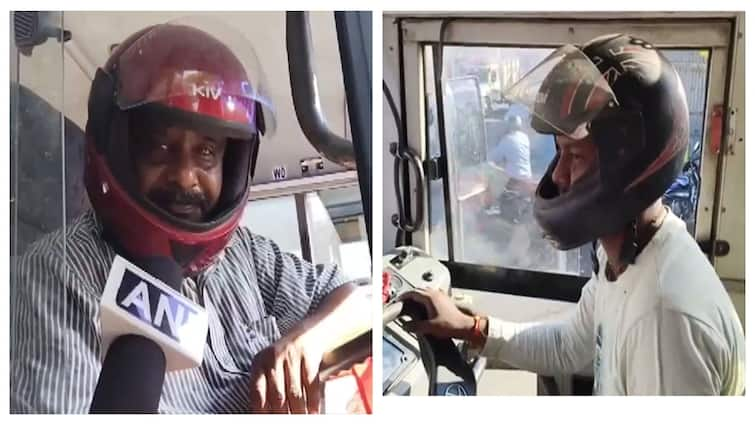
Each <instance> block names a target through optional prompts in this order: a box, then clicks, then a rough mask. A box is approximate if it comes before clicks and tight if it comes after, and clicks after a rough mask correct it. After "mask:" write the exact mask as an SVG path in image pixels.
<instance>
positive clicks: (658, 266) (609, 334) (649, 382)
mask: <svg viewBox="0 0 755 425" xmlns="http://www.w3.org/2000/svg"><path fill="white" fill-rule="evenodd" d="M598 259H599V262H600V273H599V274H598V276H595V275H593V277H592V279H590V281H589V282H587V284H586V285H585V286H584V288H583V289H582V296H581V298H580V300H579V303H578V304H577V309H576V310H575V311H574V313H573V314H572V315H571V316H570V317H569V318H568V319H566V320H564V321H560V322H553V323H547V322H545V323H512V322H506V321H503V320H500V319H496V318H490V321H489V329H488V340H487V342H486V344H485V347H484V348H483V350H482V352H481V355H483V356H485V357H495V358H499V359H502V360H504V361H506V362H507V363H509V364H511V365H513V366H516V367H518V368H521V369H524V370H531V371H533V372H536V373H538V374H543V375H558V374H571V373H578V372H580V371H583V370H585V369H586V368H588V367H589V364H590V362H592V364H593V373H594V377H595V385H594V388H593V392H594V393H595V394H606V395H632V394H711V395H714V394H721V395H732V394H742V393H743V392H744V388H745V339H744V332H743V330H742V325H741V323H740V322H739V318H738V317H737V313H736V311H735V310H734V306H733V305H732V302H731V299H730V298H729V296H728V294H727V293H726V291H725V290H724V287H723V285H722V283H721V281H720V279H719V278H718V275H716V272H715V271H714V269H713V267H712V266H711V265H710V263H709V262H708V259H707V258H706V257H705V256H704V254H703V253H702V252H701V251H700V249H699V248H698V246H697V243H696V242H695V241H694V239H693V238H692V237H691V236H690V235H689V233H687V229H686V227H685V224H684V222H682V221H681V220H680V219H679V218H677V217H676V216H674V215H673V214H672V213H671V212H670V211H669V213H668V215H667V216H666V219H665V220H664V222H663V224H662V225H661V227H660V229H658V231H657V232H656V234H655V235H654V236H653V238H652V240H651V241H650V242H649V243H648V245H647V246H646V247H645V248H644V249H643V250H642V252H641V253H640V255H639V256H638V257H637V260H636V262H635V264H634V265H631V266H629V267H628V268H627V269H626V270H625V271H624V273H622V274H621V275H620V276H619V278H618V279H617V280H616V281H614V282H611V281H608V280H607V279H606V277H605V264H606V255H605V252H604V251H603V250H602V249H599V250H598Z"/></svg>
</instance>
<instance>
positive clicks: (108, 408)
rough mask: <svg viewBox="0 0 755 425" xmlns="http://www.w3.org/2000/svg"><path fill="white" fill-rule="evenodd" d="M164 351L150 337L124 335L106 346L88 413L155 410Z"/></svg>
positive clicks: (160, 389) (160, 391)
mask: <svg viewBox="0 0 755 425" xmlns="http://www.w3.org/2000/svg"><path fill="white" fill-rule="evenodd" d="M164 381H165V354H164V353H163V351H162V349H161V348H160V347H159V346H158V345H157V344H156V343H155V342H153V341H151V340H149V339H147V338H145V337H143V336H139V335H123V336H120V337H118V338H116V340H115V341H113V343H112V344H111V345H110V347H109V348H108V352H107V355H106V356H105V361H104V362H103V363H102V371H101V372H100V376H99V379H98V381H97V387H96V388H95V390H94V396H93V398H92V404H91V405H90V408H89V413H157V411H158V408H159V406H160V395H161V393H162V389H163V382H164Z"/></svg>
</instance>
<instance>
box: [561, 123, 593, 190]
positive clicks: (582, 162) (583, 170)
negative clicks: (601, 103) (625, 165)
mask: <svg viewBox="0 0 755 425" xmlns="http://www.w3.org/2000/svg"><path fill="white" fill-rule="evenodd" d="M556 145H558V149H559V152H560V156H559V159H558V162H557V163H556V167H555V168H554V169H553V173H552V174H551V179H553V182H554V183H555V184H556V186H557V187H558V190H559V192H560V193H566V192H568V191H569V189H570V188H571V186H572V185H573V184H574V183H575V182H577V181H578V180H579V179H581V178H583V177H584V176H585V175H587V174H588V173H589V172H590V171H591V170H592V169H593V168H594V166H595V165H594V164H595V161H597V158H598V150H597V148H596V147H595V144H594V143H593V142H592V138H591V137H590V136H587V137H586V138H584V139H581V140H574V139H570V138H568V137H566V136H563V135H557V136H556Z"/></svg>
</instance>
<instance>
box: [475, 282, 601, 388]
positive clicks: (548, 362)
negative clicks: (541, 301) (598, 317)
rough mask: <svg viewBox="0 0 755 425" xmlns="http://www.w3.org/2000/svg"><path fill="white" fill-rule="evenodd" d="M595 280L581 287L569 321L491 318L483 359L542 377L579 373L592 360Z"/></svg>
mask: <svg viewBox="0 0 755 425" xmlns="http://www.w3.org/2000/svg"><path fill="white" fill-rule="evenodd" d="M594 291H595V284H594V281H593V280H590V281H589V282H587V284H586V285H585V286H584V287H583V288H582V296H581V297H580V299H579V302H578V303H577V309H576V310H575V311H574V312H573V313H572V314H571V316H569V317H568V318H567V319H566V320H563V321H558V322H550V323H548V322H546V323H537V322H529V323H514V322H508V321H504V320H500V319H497V318H489V319H488V326H487V327H488V333H487V334H488V336H487V340H486V342H485V346H484V348H483V350H482V352H481V355H482V356H485V357H493V358H497V359H500V360H503V361H505V362H507V363H509V364H511V365H512V366H516V367H518V368H520V369H524V370H530V371H533V372H536V373H538V374H542V375H558V374H564V373H577V372H579V371H581V370H583V369H584V368H585V367H586V366H587V365H588V364H589V363H590V362H591V361H592V359H593V355H594V349H595V344H594V341H593V334H594V330H593V313H594Z"/></svg>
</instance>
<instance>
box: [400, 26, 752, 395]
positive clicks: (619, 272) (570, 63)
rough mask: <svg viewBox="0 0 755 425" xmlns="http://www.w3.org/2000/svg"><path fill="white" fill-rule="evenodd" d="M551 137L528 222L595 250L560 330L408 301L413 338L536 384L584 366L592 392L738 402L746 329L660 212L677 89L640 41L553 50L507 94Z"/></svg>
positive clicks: (426, 294) (685, 238) (691, 244)
mask: <svg viewBox="0 0 755 425" xmlns="http://www.w3.org/2000/svg"><path fill="white" fill-rule="evenodd" d="M507 98H508V99H509V100H510V101H512V102H517V103H520V104H523V105H525V106H527V107H528V109H530V111H531V112H532V122H531V125H532V127H533V128H534V129H535V130H536V131H538V132H539V133H542V134H552V135H554V137H555V141H556V147H557V154H556V157H555V158H554V159H553V161H552V162H551V165H550V166H549V168H548V171H547V172H546V174H545V176H543V178H542V180H541V181H540V184H539V186H538V188H537V190H536V192H535V205H534V213H535V218H536V219H537V221H538V223H539V224H540V226H541V228H542V229H543V231H544V232H545V236H546V237H547V238H548V239H549V240H551V241H552V242H553V243H554V245H555V246H556V247H557V248H559V249H572V248H575V247H578V246H581V245H583V244H585V243H589V242H592V241H597V242H598V243H599V246H600V247H599V249H598V250H597V258H596V261H595V267H594V274H593V276H592V279H590V281H588V282H587V284H586V285H585V286H584V287H583V289H582V296H581V297H580V300H579V302H578V303H577V307H576V310H575V311H574V312H573V313H572V314H571V316H570V317H569V318H568V319H566V320H564V321H557V322H550V323H547V322H546V323H512V322H507V321H504V320H500V319H497V318H493V317H479V316H474V315H473V314H469V312H462V311H460V310H459V309H458V308H457V307H456V306H455V305H454V303H453V302H452V301H451V299H450V298H449V297H448V296H446V295H444V294H442V293H440V292H438V291H419V292H412V293H408V294H406V299H407V300H413V301H415V302H419V303H421V304H422V305H424V306H425V307H426V309H427V310H428V315H429V317H430V318H429V320H426V321H415V322H411V323H410V324H409V325H408V328H409V329H412V330H414V331H415V332H419V333H428V334H432V335H436V336H441V337H453V338H462V339H466V340H469V341H471V343H472V346H473V347H475V348H477V349H478V350H481V355H483V356H486V357H495V358H499V359H501V360H503V361H506V362H507V363H509V364H511V365H513V366H516V367H518V368H521V369H526V370H531V371H534V372H536V373H539V374H543V375H557V374H576V373H580V372H582V371H584V370H585V369H587V368H589V366H590V365H592V369H593V373H594V388H593V392H594V393H595V394H608V395H632V394H710V395H730V394H731V395H736V394H743V393H744V379H745V377H744V362H745V341H744V333H743V330H742V326H741V324H740V322H739V319H738V317H737V314H736V311H735V310H734V307H733V305H732V302H731V300H730V299H729V297H728V295H727V293H726V291H725V290H724V287H723V285H722V284H721V281H720V279H719V278H718V276H717V275H716V273H715V270H714V269H713V267H712V266H711V265H710V263H709V262H708V260H707V258H706V257H705V255H704V254H703V253H702V252H701V251H700V249H699V247H698V246H697V243H696V242H695V240H694V239H693V238H692V237H691V236H690V235H689V233H688V232H687V229H686V226H685V224H684V222H683V221H681V220H680V219H679V218H677V217H676V216H674V214H673V213H672V212H671V211H670V210H669V209H668V208H666V207H664V206H663V205H662V204H661V200H660V198H661V196H662V194H663V193H664V191H665V190H666V188H667V187H668V186H669V185H670V184H671V183H672V181H673V180H674V178H675V177H676V176H677V174H678V173H679V171H680V170H681V166H682V162H683V157H684V152H685V150H686V149H685V148H686V145H687V140H688V131H689V130H688V128H689V123H688V112H687V102H686V98H685V94H684V89H683V87H682V84H681V80H680V79H679V76H678V74H677V73H676V71H675V70H674V68H673V67H672V66H671V65H670V64H669V62H668V61H667V60H666V59H665V58H664V57H663V56H662V55H661V54H660V53H659V52H658V51H657V50H656V49H655V48H654V47H653V46H652V45H650V44H649V43H647V42H645V41H643V40H641V39H638V38H636V37H632V36H628V35H616V34H614V35H606V36H603V37H599V38H596V39H594V40H592V41H590V42H588V43H587V44H585V45H584V46H582V47H581V48H577V47H574V46H570V45H567V46H564V47H562V48H560V49H558V50H556V51H555V52H554V53H553V54H551V55H550V56H549V57H548V58H546V59H545V60H544V61H543V62H541V63H540V64H539V65H538V66H537V67H535V68H534V69H533V70H532V71H531V72H529V73H528V74H527V75H526V76H525V77H524V78H523V79H522V80H521V81H519V82H518V83H516V84H515V85H514V86H513V87H511V88H510V89H509V90H508V92H507Z"/></svg>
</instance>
